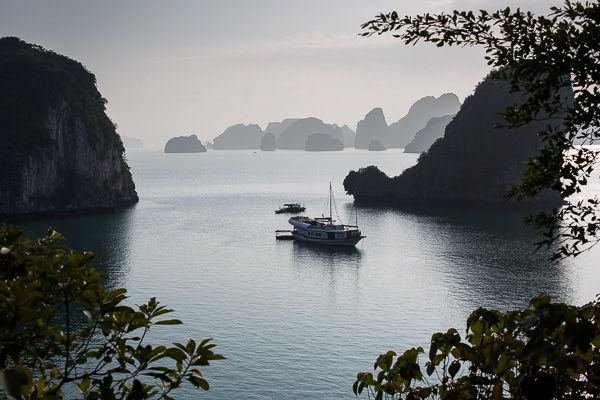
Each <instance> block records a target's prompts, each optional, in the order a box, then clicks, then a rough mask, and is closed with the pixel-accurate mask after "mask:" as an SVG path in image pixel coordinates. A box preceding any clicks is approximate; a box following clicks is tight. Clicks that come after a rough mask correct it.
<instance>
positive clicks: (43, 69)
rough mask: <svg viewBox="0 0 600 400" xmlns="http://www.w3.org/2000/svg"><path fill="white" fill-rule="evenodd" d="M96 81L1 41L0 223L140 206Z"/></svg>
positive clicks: (75, 66)
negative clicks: (134, 205)
mask: <svg viewBox="0 0 600 400" xmlns="http://www.w3.org/2000/svg"><path fill="white" fill-rule="evenodd" d="M95 82H96V81H95V77H94V75H93V74H92V73H90V72H89V71H87V70H85V68H84V67H83V66H82V65H81V64H79V63H77V62H75V61H73V60H71V59H69V58H67V57H64V56H60V55H58V54H56V53H53V52H49V51H46V50H44V49H42V48H41V47H39V46H35V45H30V44H27V43H25V42H23V41H21V40H19V39H17V38H2V39H0V140H2V143H3V146H2V147H0V218H1V219H11V218H20V217H30V216H43V215H68V214H76V213H86V212H96V211H100V210H109V209H113V208H115V207H118V206H123V205H129V204H133V203H136V202H137V201H138V196H137V193H136V191H135V185H134V183H133V179H132V177H131V173H130V171H129V167H128V165H127V163H126V162H125V160H124V157H123V153H124V151H125V149H124V147H123V143H122V142H121V139H120V138H119V135H118V134H117V133H116V130H115V126H114V124H113V123H112V122H111V121H110V119H109V118H108V117H107V116H106V114H105V100H104V99H103V98H102V96H101V95H100V93H99V92H98V90H97V88H96V85H95Z"/></svg>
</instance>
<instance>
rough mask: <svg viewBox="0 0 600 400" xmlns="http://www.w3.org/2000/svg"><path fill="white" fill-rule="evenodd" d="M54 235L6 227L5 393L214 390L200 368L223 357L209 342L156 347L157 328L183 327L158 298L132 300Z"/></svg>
mask: <svg viewBox="0 0 600 400" xmlns="http://www.w3.org/2000/svg"><path fill="white" fill-rule="evenodd" d="M64 240H65V238H64V237H62V236H61V235H60V234H59V233H57V232H56V231H54V230H52V229H49V230H48V234H47V235H46V237H44V238H41V239H38V240H36V241H34V240H30V239H28V238H26V237H24V231H23V229H21V228H17V227H12V226H6V225H2V226H0V384H1V385H2V386H1V387H0V397H2V398H5V397H6V395H7V394H8V395H10V396H11V397H13V398H16V399H22V398H27V399H31V400H33V399H47V400H55V399H62V398H73V397H74V393H79V395H80V396H81V397H80V398H83V399H90V400H91V399H130V400H139V399H147V398H162V399H171V397H170V392H171V391H172V390H173V389H176V388H179V387H181V386H182V385H183V384H184V383H188V384H191V385H192V386H193V387H196V388H203V389H205V390H208V389H209V384H208V382H207V381H206V380H205V379H204V378H203V377H202V373H201V372H200V370H199V369H198V368H199V367H202V366H207V365H209V362H210V361H213V360H219V359H223V358H224V357H223V356H221V355H219V354H216V353H214V352H213V350H212V349H213V347H214V346H215V345H214V344H213V343H211V342H210V341H211V340H210V339H205V340H202V341H201V342H199V343H197V342H196V341H194V340H193V339H189V340H188V341H187V343H183V344H182V343H173V344H172V345H170V346H165V345H157V346H152V345H150V344H146V343H147V336H149V333H150V331H151V329H157V328H158V327H159V326H160V325H178V324H181V323H182V322H181V321H179V320H177V319H165V318H164V316H165V315H167V314H169V313H171V312H172V310H170V309H168V308H166V307H165V306H163V305H160V303H159V302H158V301H157V300H156V299H155V298H151V299H150V300H149V301H148V302H147V303H146V304H141V305H138V306H136V307H135V308H134V307H131V306H129V305H127V304H126V299H127V296H126V290H125V289H120V288H117V289H113V290H109V289H107V287H106V286H105V284H104V282H105V280H106V277H105V276H103V275H102V274H100V273H99V272H98V271H97V270H96V269H95V268H93V267H92V261H93V260H94V259H95V258H96V257H97V256H96V255H95V254H93V253H78V252H75V251H73V250H71V249H69V248H68V247H67V246H65V245H63V244H62V242H63V241H64Z"/></svg>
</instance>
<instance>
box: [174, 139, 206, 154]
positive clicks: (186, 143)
mask: <svg viewBox="0 0 600 400" xmlns="http://www.w3.org/2000/svg"><path fill="white" fill-rule="evenodd" d="M204 152H206V147H204V145H203V144H202V142H201V141H200V140H199V139H198V136H196V135H191V136H178V137H174V138H172V139H169V141H168V142H167V144H165V153H204Z"/></svg>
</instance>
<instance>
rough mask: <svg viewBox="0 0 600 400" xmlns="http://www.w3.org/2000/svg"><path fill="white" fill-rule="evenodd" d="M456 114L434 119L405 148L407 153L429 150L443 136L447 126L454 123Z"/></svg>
mask: <svg viewBox="0 0 600 400" xmlns="http://www.w3.org/2000/svg"><path fill="white" fill-rule="evenodd" d="M454 115H455V114H451V115H444V116H443V117H433V118H431V119H430V120H429V121H427V125H425V127H424V128H423V129H421V130H420V131H418V132H417V133H416V134H415V137H414V138H413V140H412V141H411V142H410V143H408V144H407V145H406V146H404V152H405V153H422V152H424V151H427V150H429V148H430V147H431V145H432V144H433V143H434V142H435V141H436V140H438V139H440V138H441V137H442V136H444V131H445V129H446V126H447V125H448V124H449V123H450V121H452V119H453V118H454Z"/></svg>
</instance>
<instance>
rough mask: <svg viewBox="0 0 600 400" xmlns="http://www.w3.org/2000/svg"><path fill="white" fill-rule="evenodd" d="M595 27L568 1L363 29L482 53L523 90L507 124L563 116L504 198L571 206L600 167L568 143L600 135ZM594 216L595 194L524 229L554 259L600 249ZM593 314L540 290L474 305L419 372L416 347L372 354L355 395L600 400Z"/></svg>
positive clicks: (584, 9) (581, 6)
mask: <svg viewBox="0 0 600 400" xmlns="http://www.w3.org/2000/svg"><path fill="white" fill-rule="evenodd" d="M599 22H600V4H599V3H598V2H593V3H581V2H570V1H565V3H564V5H563V6H562V7H552V8H551V9H550V13H549V14H548V15H546V16H535V15H533V14H532V13H530V12H524V11H521V10H520V9H517V10H515V11H512V10H511V9H509V8H506V9H503V10H499V11H496V12H493V13H489V12H487V11H485V10H481V11H479V12H478V13H474V12H471V11H453V12H452V13H450V14H443V13H442V14H439V15H430V14H425V15H420V16H416V17H409V16H407V17H400V16H399V15H398V13H397V12H391V13H388V14H380V15H379V16H377V17H376V18H375V19H373V20H371V21H368V22H366V23H365V24H363V26H362V28H363V29H364V30H365V31H364V32H363V33H362V35H363V36H371V35H373V34H380V35H381V34H386V33H390V34H393V35H394V36H395V37H397V38H400V39H401V40H403V41H404V43H405V44H415V43H417V42H419V41H425V42H430V43H433V44H435V45H436V46H452V45H458V46H483V47H484V48H485V50H486V54H487V55H486V59H487V61H488V64H489V65H490V66H491V67H492V69H493V72H492V76H493V77H494V78H495V79H498V80H501V81H504V82H506V83H508V84H509V85H510V86H511V90H512V91H514V92H523V93H524V94H525V97H524V98H525V101H524V102H522V103H519V104H515V105H514V106H510V107H508V108H506V110H504V112H503V113H502V115H503V117H504V123H503V125H505V126H507V127H510V128H515V127H519V126H523V125H527V124H530V123H531V122H533V121H548V122H550V121H552V120H553V119H555V118H562V119H563V120H562V123H561V124H560V125H557V126H555V127H552V124H551V123H548V124H547V125H546V129H543V130H541V131H540V132H539V135H541V136H543V139H544V141H543V143H544V146H543V148H542V149H541V150H540V152H539V154H538V155H537V156H536V157H535V158H532V159H530V160H529V161H528V163H527V166H528V167H527V170H526V173H525V175H524V176H523V179H522V181H521V183H520V184H518V185H516V186H515V187H512V188H510V189H509V190H508V192H507V194H506V197H507V198H517V199H522V198H524V197H532V196H537V195H538V194H539V193H540V191H541V190H542V189H544V188H549V189H551V190H555V191H557V192H558V193H559V194H560V196H561V198H563V199H568V198H569V197H570V196H572V195H574V194H577V193H580V192H581V190H582V187H583V186H585V185H586V184H587V182H588V179H589V178H590V176H591V175H592V172H593V171H594V167H595V166H596V163H597V160H598V150H595V149H594V148H593V147H592V148H590V147H586V146H583V147H582V146H578V145H576V140H580V141H582V142H583V143H584V144H587V145H589V144H594V143H597V141H598V139H600V109H599V108H598V103H599V102H600V89H599V88H598V84H599V83H600V62H599V61H600V40H599V39H600V28H599ZM564 88H569V89H572V91H573V96H574V97H573V101H566V100H565V97H564V96H562V95H561V91H562V90H563V89H564ZM599 212H600V210H599V201H598V198H597V196H593V197H591V198H588V199H586V200H583V201H578V202H575V203H568V204H567V205H566V206H564V207H562V208H560V209H554V210H553V211H552V212H551V213H550V214H546V213H540V214H537V215H535V216H533V215H529V216H528V217H526V221H527V222H528V223H530V224H534V225H535V226H537V227H538V228H539V229H540V230H541V231H542V233H543V235H544V237H543V239H542V240H541V241H540V242H539V243H538V248H539V247H540V246H551V245H557V246H556V250H555V252H554V255H553V256H552V258H553V259H559V258H562V257H569V256H577V255H578V254H580V253H581V252H582V251H585V250H586V249H589V248H590V247H591V246H593V245H595V244H597V243H598V241H600V237H599V236H600V230H599V226H598V218H599V216H600V214H599ZM599 316H600V306H599V302H598V301H595V302H592V303H589V304H587V305H584V306H582V307H575V306H569V305H566V304H562V303H552V302H551V301H550V298H549V297H548V296H545V295H543V294H541V295H539V296H538V297H536V298H534V299H532V300H531V302H530V307H529V308H528V309H526V310H524V311H519V310H515V311H509V312H500V311H497V310H488V309H484V308H479V309H478V310H475V311H474V312H473V313H472V314H471V315H470V316H469V318H468V319H467V323H466V328H467V329H466V336H465V338H464V340H463V338H462V337H461V336H460V334H459V333H458V331H457V330H456V329H449V330H448V331H447V332H445V333H444V332H442V333H435V334H433V336H432V338H431V343H430V348H429V352H428V361H427V362H426V363H425V364H424V367H425V368H424V371H423V370H422V364H421V363H420V362H419V361H420V360H419V356H420V355H422V354H423V353H425V351H424V350H423V348H421V347H418V348H412V349H409V350H407V351H405V352H404V353H402V354H400V355H397V354H396V353H394V352H393V351H390V352H387V353H386V354H382V355H380V356H379V357H378V358H377V360H376V362H375V364H374V369H375V370H377V369H380V371H379V372H378V373H377V374H376V375H374V374H373V373H370V372H361V373H359V374H358V375H357V379H356V381H355V383H354V386H353V389H354V393H355V394H356V395H357V396H358V395H359V394H361V393H363V392H366V393H368V394H369V396H371V395H373V396H374V397H375V399H383V398H384V397H385V398H393V399H396V398H398V399H430V398H440V399H452V400H454V399H494V400H500V399H542V400H545V399H548V400H550V399H584V398H598V397H600V391H599V388H600V382H598V377H599V376H600V371H599V370H598V366H599V365H600V350H599V349H600V322H599V321H598V318H599ZM428 377H429V378H428ZM429 379H431V381H430V380H429Z"/></svg>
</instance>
